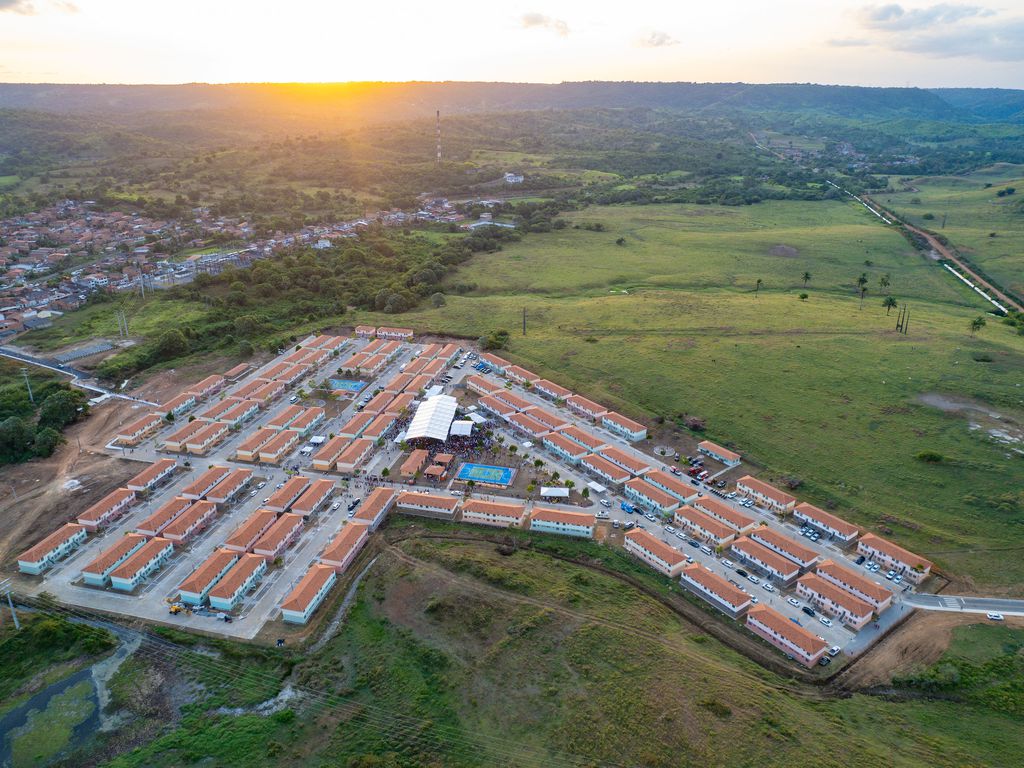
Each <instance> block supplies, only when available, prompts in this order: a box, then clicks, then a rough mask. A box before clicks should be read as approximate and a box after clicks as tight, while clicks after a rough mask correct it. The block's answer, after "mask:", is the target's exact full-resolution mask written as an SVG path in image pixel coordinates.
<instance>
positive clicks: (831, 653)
mask: <svg viewBox="0 0 1024 768" xmlns="http://www.w3.org/2000/svg"><path fill="white" fill-rule="evenodd" d="M841 650H843V649H842V648H840V647H839V646H838V645H833V646H832V647H831V648H829V649H828V655H829V656H833V657H834V656H838V655H839V652H840V651H841Z"/></svg>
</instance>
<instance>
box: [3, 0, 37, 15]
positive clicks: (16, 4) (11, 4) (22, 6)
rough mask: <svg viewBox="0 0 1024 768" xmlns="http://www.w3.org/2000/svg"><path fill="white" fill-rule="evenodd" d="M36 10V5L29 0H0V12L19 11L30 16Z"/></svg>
mask: <svg viewBox="0 0 1024 768" xmlns="http://www.w3.org/2000/svg"><path fill="white" fill-rule="evenodd" d="M35 12H36V7H35V6H34V5H32V3H31V0H0V13H20V14H23V15H25V16H31V15H32V14H33V13H35Z"/></svg>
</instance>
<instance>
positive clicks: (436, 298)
mask: <svg viewBox="0 0 1024 768" xmlns="http://www.w3.org/2000/svg"><path fill="white" fill-rule="evenodd" d="M430 303H431V304H432V305H433V306H434V307H435V308H436V307H443V306H444V305H445V304H447V303H448V299H446V298H445V295H444V294H443V293H440V292H438V293H435V294H433V295H432V296H431V297H430Z"/></svg>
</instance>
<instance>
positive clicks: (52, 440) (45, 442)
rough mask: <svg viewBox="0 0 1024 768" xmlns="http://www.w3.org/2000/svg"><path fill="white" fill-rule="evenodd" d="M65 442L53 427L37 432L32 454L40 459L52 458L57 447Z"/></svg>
mask: <svg viewBox="0 0 1024 768" xmlns="http://www.w3.org/2000/svg"><path fill="white" fill-rule="evenodd" d="M62 442H64V438H63V437H61V434H60V432H58V431H57V430H56V429H53V428H51V427H46V428H45V429H41V430H39V431H38V432H36V439H35V440H34V441H33V442H32V453H33V454H34V455H36V456H39V457H40V458H44V459H45V458H46V457H47V456H52V455H53V452H54V451H55V450H57V446H58V445H60V444H61V443H62Z"/></svg>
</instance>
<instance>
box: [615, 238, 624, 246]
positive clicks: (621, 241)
mask: <svg viewBox="0 0 1024 768" xmlns="http://www.w3.org/2000/svg"><path fill="white" fill-rule="evenodd" d="M615 244H616V245H625V244H626V238H624V237H620V238H618V239H617V240H616V241H615Z"/></svg>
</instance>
